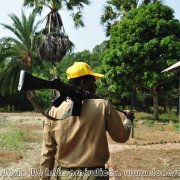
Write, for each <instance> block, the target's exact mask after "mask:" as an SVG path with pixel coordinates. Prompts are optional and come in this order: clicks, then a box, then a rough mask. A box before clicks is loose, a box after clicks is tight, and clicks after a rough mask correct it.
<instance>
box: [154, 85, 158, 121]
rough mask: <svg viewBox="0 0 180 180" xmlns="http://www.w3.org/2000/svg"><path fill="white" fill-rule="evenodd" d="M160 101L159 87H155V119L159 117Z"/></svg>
mask: <svg viewBox="0 0 180 180" xmlns="http://www.w3.org/2000/svg"><path fill="white" fill-rule="evenodd" d="M158 106H159V102H158V90H157V87H153V107H154V109H153V116H154V119H155V120H158V119H159V109H158Z"/></svg>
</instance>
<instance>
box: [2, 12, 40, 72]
mask: <svg viewBox="0 0 180 180" xmlns="http://www.w3.org/2000/svg"><path fill="white" fill-rule="evenodd" d="M9 17H10V18H11V20H12V21H13V24H12V25H8V24H1V25H2V26H3V27H5V28H6V29H8V30H10V31H11V32H12V33H13V34H14V35H15V38H13V37H5V38H4V39H5V41H6V42H7V41H9V42H11V48H10V49H7V51H11V52H13V54H14V55H16V56H18V59H21V60H23V61H25V64H26V65H27V69H28V71H29V72H32V54H33V48H34V36H35V32H36V30H37V28H38V25H39V22H35V18H36V15H35V13H31V14H30V15H29V17H28V18H27V17H26V16H25V14H24V12H23V11H22V17H21V19H19V18H18V17H17V16H16V15H15V14H11V15H9ZM9 45H10V44H9ZM7 51H6V52H7ZM11 55H12V53H11ZM9 58H11V57H9Z"/></svg>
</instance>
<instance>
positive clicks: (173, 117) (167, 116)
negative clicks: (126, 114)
mask: <svg viewBox="0 0 180 180" xmlns="http://www.w3.org/2000/svg"><path fill="white" fill-rule="evenodd" d="M135 117H136V120H137V121H138V120H146V121H155V119H154V118H153V114H150V113H145V112H135ZM158 121H159V122H164V123H165V122H170V121H171V122H173V123H178V122H179V116H178V115H177V114H176V113H175V112H173V111H172V112H167V113H160V114H159V120H158Z"/></svg>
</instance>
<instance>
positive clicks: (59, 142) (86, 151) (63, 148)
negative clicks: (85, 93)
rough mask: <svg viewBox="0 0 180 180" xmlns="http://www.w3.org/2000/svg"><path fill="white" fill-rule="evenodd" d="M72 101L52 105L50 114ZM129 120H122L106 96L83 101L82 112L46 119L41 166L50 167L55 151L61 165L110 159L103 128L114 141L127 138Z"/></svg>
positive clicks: (66, 107) (58, 113)
mask: <svg viewBox="0 0 180 180" xmlns="http://www.w3.org/2000/svg"><path fill="white" fill-rule="evenodd" d="M71 103H72V101H70V100H67V101H65V102H63V103H62V104H61V105H60V106H59V107H58V108H55V107H52V108H51V110H50V111H49V115H50V116H52V117H55V118H61V117H62V116H63V115H64V114H65V113H66V112H67V111H68V110H69V108H70V107H71ZM130 127H131V121H130V120H125V121H124V124H123V123H122V117H121V116H120V115H119V114H118V112H117V111H116V110H115V109H114V107H113V106H112V105H111V103H109V102H108V101H107V100H103V99H88V100H84V101H83V105H82V109H81V115H80V116H70V117H67V118H66V119H64V120H59V121H52V120H49V119H48V120H47V121H46V123H45V126H44V131H43V147H42V154H41V164H40V167H41V170H42V171H43V170H44V169H46V168H47V169H49V170H52V169H53V167H54V161H55V155H56V160H57V162H58V164H59V165H60V166H62V167H94V166H103V165H105V163H106V162H107V161H108V159H109V149H108V141H107V136H106V132H108V133H109V135H110V136H111V138H112V139H113V140H114V141H116V142H126V141H127V140H128V138H129V135H130Z"/></svg>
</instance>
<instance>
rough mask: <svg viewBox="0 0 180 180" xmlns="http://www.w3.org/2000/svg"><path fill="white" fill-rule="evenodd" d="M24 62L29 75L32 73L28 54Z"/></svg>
mask: <svg viewBox="0 0 180 180" xmlns="http://www.w3.org/2000/svg"><path fill="white" fill-rule="evenodd" d="M25 62H26V65H27V68H28V71H29V73H32V60H31V57H30V54H29V53H28V52H27V53H26V55H25Z"/></svg>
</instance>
